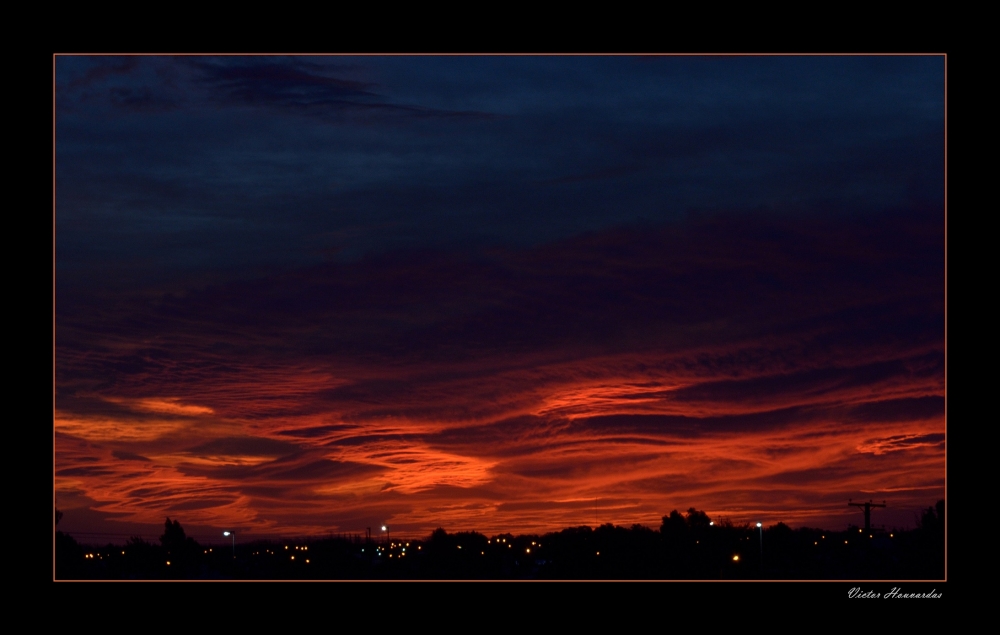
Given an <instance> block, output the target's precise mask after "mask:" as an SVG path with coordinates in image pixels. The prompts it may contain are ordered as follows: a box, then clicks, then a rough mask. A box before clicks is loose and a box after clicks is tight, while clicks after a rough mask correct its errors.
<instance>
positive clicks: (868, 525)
mask: <svg viewBox="0 0 1000 635" xmlns="http://www.w3.org/2000/svg"><path fill="white" fill-rule="evenodd" d="M847 506H848V507H857V508H859V509H863V510H865V533H871V530H872V507H885V501H882V504H881V505H880V504H879V503H873V502H871V500H869V501H868V502H867V503H855V502H853V501H852V499H847Z"/></svg>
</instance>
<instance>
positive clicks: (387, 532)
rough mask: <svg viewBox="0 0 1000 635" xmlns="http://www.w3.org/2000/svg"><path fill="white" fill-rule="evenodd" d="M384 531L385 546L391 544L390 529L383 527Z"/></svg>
mask: <svg viewBox="0 0 1000 635" xmlns="http://www.w3.org/2000/svg"><path fill="white" fill-rule="evenodd" d="M382 531H384V532H385V544H389V528H388V527H386V526H385V525H382Z"/></svg>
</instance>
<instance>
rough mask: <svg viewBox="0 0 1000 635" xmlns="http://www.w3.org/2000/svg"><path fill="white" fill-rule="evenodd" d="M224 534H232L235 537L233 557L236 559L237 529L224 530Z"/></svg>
mask: <svg viewBox="0 0 1000 635" xmlns="http://www.w3.org/2000/svg"><path fill="white" fill-rule="evenodd" d="M222 535H223V536H227V537H228V536H232V538H233V558H234V559H235V558H236V532H235V531H224V532H222Z"/></svg>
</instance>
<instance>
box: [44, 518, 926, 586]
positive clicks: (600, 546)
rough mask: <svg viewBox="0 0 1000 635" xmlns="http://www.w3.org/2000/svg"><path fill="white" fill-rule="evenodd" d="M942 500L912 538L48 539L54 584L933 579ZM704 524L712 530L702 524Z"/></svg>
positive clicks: (622, 532) (730, 534)
mask: <svg viewBox="0 0 1000 635" xmlns="http://www.w3.org/2000/svg"><path fill="white" fill-rule="evenodd" d="M943 513H944V503H943V501H942V502H940V503H938V505H937V507H936V508H932V509H928V510H927V512H925V514H924V515H923V518H922V519H921V523H920V526H919V527H918V528H917V529H912V530H906V531H884V530H872V531H867V532H866V531H865V530H863V529H858V528H852V529H849V530H847V531H838V532H831V531H826V530H821V529H809V528H802V529H796V530H793V529H790V528H789V527H787V526H786V525H784V524H783V523H778V524H777V525H773V526H771V527H766V528H760V529H758V528H756V527H751V526H748V525H740V526H737V525H732V524H730V523H725V522H723V523H719V524H716V523H711V521H710V520H709V518H708V517H707V516H706V515H705V514H704V513H702V512H698V511H696V510H694V509H691V510H688V512H687V513H686V514H684V515H682V514H679V513H677V512H672V513H671V514H670V515H669V516H665V517H664V518H663V524H662V525H661V526H660V528H659V530H658V531H657V530H653V529H650V528H648V527H645V526H641V525H633V526H632V527H630V528H625V527H618V526H614V525H611V524H607V525H602V526H600V527H598V528H597V529H591V528H589V527H575V528H569V529H565V530H563V531H560V532H555V533H549V534H545V535H522V536H514V535H511V534H501V535H497V536H489V537H488V536H484V535H482V534H479V533H476V532H462V533H454V534H449V533H447V532H445V531H444V530H443V529H438V530H436V531H435V532H434V533H433V534H432V535H431V536H430V537H429V538H426V539H424V540H405V539H404V540H402V541H400V540H392V541H390V542H376V541H366V540H364V539H361V538H324V539H295V540H292V539H289V540H283V541H256V542H249V543H245V544H240V543H237V544H236V548H235V554H234V550H233V548H232V546H230V545H221V544H214V545H199V544H198V543H197V542H195V541H194V540H193V539H191V538H189V537H186V536H185V535H184V531H183V529H182V528H181V527H180V525H179V523H177V522H176V521H174V522H173V523H172V524H171V523H170V522H169V520H168V528H167V530H166V531H165V533H164V535H163V536H162V537H161V539H160V544H155V543H150V542H147V541H143V540H141V539H132V540H130V541H129V542H127V543H126V544H125V545H110V544H109V545H105V546H103V547H96V546H87V545H82V544H80V543H78V542H77V541H76V540H74V539H73V538H72V537H71V536H69V535H66V534H63V533H62V532H57V534H56V579H57V580H106V579H117V580H121V579H125V580H130V579H131V580H142V579H158V580H162V579H178V580H185V579H220V580H226V579H249V580H435V579H439V580H440V579H475V580H501V579H551V580H586V579H591V580H720V579H722V580H758V579H771V580H941V579H943V578H944V522H943ZM710 523H711V524H710Z"/></svg>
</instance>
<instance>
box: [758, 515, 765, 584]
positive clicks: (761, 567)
mask: <svg viewBox="0 0 1000 635" xmlns="http://www.w3.org/2000/svg"><path fill="white" fill-rule="evenodd" d="M757 529H758V530H759V531H760V571H761V573H763V572H764V526H763V525H761V524H760V523H757Z"/></svg>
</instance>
